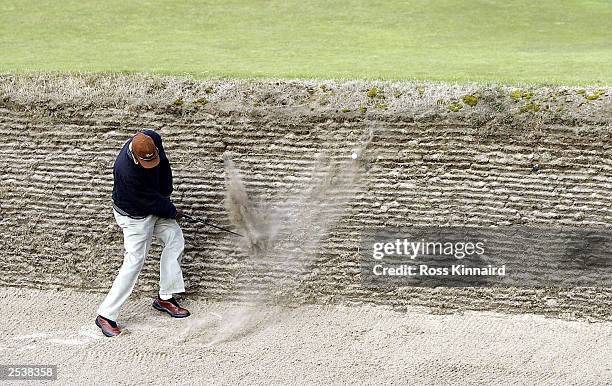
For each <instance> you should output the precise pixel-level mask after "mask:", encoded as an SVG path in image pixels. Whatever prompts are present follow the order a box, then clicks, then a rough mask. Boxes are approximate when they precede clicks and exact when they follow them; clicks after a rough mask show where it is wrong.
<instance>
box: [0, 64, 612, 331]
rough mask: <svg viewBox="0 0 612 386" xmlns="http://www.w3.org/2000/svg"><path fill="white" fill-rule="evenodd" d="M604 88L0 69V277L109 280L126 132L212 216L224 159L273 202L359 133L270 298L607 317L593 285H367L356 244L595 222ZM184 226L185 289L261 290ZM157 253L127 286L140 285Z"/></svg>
mask: <svg viewBox="0 0 612 386" xmlns="http://www.w3.org/2000/svg"><path fill="white" fill-rule="evenodd" d="M611 97H612V90H611V89H610V88H606V87H603V88H602V87H593V88H589V87H587V88H582V87H537V88H535V87H529V86H496V85H491V86H478V85H449V84H429V83H411V82H389V83H387V82H345V83H336V82H315V81H266V82H246V81H240V82H238V81H194V80H191V79H181V78H154V77H141V76H112V75H108V76H47V75H40V76H16V75H4V76H2V77H0V137H1V138H2V141H1V142H0V152H1V154H2V162H1V163H0V168H1V169H0V170H1V172H2V176H3V183H2V185H1V186H0V217H1V218H0V236H1V237H0V246H1V249H2V251H3V252H2V254H1V255H0V270H1V271H2V272H1V273H2V274H1V275H0V285H5V286H31V287H41V288H50V287H74V288H78V289H81V290H88V291H105V290H107V289H108V288H109V286H110V283H111V281H112V279H113V278H114V275H115V273H116V271H117V269H118V267H119V265H120V264H121V260H122V238H121V233H120V231H119V229H118V228H117V226H116V224H115V223H114V219H113V216H112V208H111V201H110V193H111V189H112V165H113V161H114V158H115V156H116V154H117V152H118V149H119V148H120V147H121V145H122V143H123V142H124V141H125V140H126V139H127V138H129V136H130V135H131V134H132V133H134V132H135V131H136V130H138V129H142V128H151V129H155V130H158V131H159V132H160V133H161V134H162V136H163V138H164V141H165V147H166V148H167V152H168V154H169V157H170V159H171V162H172V165H173V170H174V176H175V192H174V195H173V200H174V201H175V202H176V203H177V205H180V206H182V207H183V208H185V209H187V210H189V211H190V212H191V213H192V214H194V215H198V214H204V215H207V216H209V217H210V218H211V219H214V221H216V222H217V223H218V224H219V225H222V226H227V227H231V224H230V222H229V219H228V214H227V213H226V209H225V205H224V197H225V181H224V179H225V175H224V166H223V154H224V153H227V154H232V159H233V161H234V163H235V165H236V166H237V168H238V169H239V170H240V171H241V172H242V176H243V179H244V184H245V186H246V188H247V189H248V192H249V195H250V196H251V197H253V198H255V199H257V200H260V201H266V200H267V201H269V202H279V201H282V200H283V198H285V197H289V196H291V195H295V194H296V192H300V191H303V190H304V189H305V188H306V187H307V186H308V184H309V183H310V182H311V179H310V177H311V176H310V172H311V170H312V166H313V164H314V163H315V162H316V157H315V154H317V153H324V154H327V155H328V156H329V157H331V158H335V159H350V158H351V155H352V153H353V151H354V148H355V146H356V145H358V144H359V142H360V141H361V140H362V138H363V133H364V132H369V131H372V133H373V137H372V139H371V142H370V143H369V145H368V148H367V150H366V151H365V152H364V153H363V156H362V157H361V158H360V159H359V162H360V167H361V176H360V178H359V179H358V182H357V183H355V184H354V185H351V187H350V188H349V189H347V190H346V191H344V192H342V194H343V195H345V196H343V197H344V198H346V202H347V203H348V204H347V205H346V206H343V207H342V211H343V213H341V215H339V216H338V218H339V220H338V222H337V223H335V224H333V226H331V227H330V229H329V230H328V233H326V234H325V235H323V237H321V240H320V242H319V243H318V244H317V251H315V252H316V253H315V254H314V255H313V258H312V260H311V261H308V262H306V264H305V263H304V262H303V261H299V262H295V264H296V265H299V266H300V269H299V270H298V269H295V270H292V268H291V266H292V264H293V263H292V260H291V259H290V256H288V259H287V262H288V263H287V265H286V267H285V268H284V270H283V272H275V273H272V274H273V275H274V274H277V275H284V276H289V277H291V276H292V275H296V277H295V278H294V280H295V281H296V282H297V283H298V284H299V285H298V286H297V291H295V292H292V294H291V296H288V297H284V298H283V299H282V300H283V301H287V302H307V301H313V302H317V303H328V302H349V303H360V302H373V303H379V304H387V305H393V306H398V307H402V306H409V305H419V306H427V307H432V309H435V310H438V311H455V310H465V309H480V310H500V311H508V312H539V313H546V314H553V315H557V316H562V317H570V318H571V317H576V318H583V317H586V318H594V319H610V318H612V316H611V314H610V310H611V309H612V308H611V307H610V306H611V305H612V289H611V288H608V287H603V288H563V289H562V288H434V289H432V288H412V287H403V288H395V289H392V290H382V289H381V290H377V289H375V288H367V287H365V286H363V285H362V281H361V277H360V274H361V273H360V269H359V259H360V258H361V256H360V255H359V253H357V252H356V251H357V250H358V247H359V245H360V239H361V236H362V235H363V234H364V233H366V232H370V231H371V230H372V229H377V228H384V227H402V226H406V225H418V226H435V225H456V226H466V225H467V226H475V227H490V226H529V227H543V228H548V229H550V228H555V227H570V228H572V227H574V228H577V229H579V228H582V229H584V228H593V229H602V228H606V227H608V228H609V227H610V225H612V204H611V203H610V197H611V196H612V182H611V180H612V179H611V177H612V161H611V159H612V157H611V156H612V147H611V146H610V145H611V144H612V138H611V137H610V131H611V130H612V98H611ZM184 232H185V235H186V240H187V250H186V253H185V257H184V260H183V266H184V271H185V275H186V281H187V283H188V285H189V291H190V292H192V293H195V294H198V295H202V296H205V297H207V298H211V299H226V300H227V299H229V300H248V298H249V297H250V296H252V295H253V293H256V292H257V291H259V290H260V289H261V288H260V286H265V285H268V284H269V283H270V281H269V280H268V279H269V277H268V278H264V276H265V275H270V274H271V273H270V272H267V273H266V271H264V270H255V271H253V270H250V269H249V259H248V256H245V253H244V250H243V249H241V248H238V247H237V241H236V239H235V238H233V237H231V236H228V235H227V234H226V233H223V232H219V231H216V230H215V229H211V228H200V227H199V226H198V227H196V226H194V225H192V224H185V225H184ZM158 251H159V247H156V248H155V249H154V250H153V252H152V254H151V258H150V259H149V261H148V262H147V264H146V265H145V268H144V269H143V272H142V274H141V276H140V278H139V283H138V285H137V288H136V290H137V291H139V292H149V291H151V292H153V291H154V290H155V288H156V286H157V281H158V273H157V270H158V265H157V261H156V260H157V256H158V254H157V252H158ZM538 258H540V259H541V258H545V256H540V257H537V256H536V257H534V259H538ZM304 266H305V267H306V269H304ZM245 275H250V276H249V277H248V280H244V277H245ZM245 288H246V289H248V290H245ZM274 300H279V299H274Z"/></svg>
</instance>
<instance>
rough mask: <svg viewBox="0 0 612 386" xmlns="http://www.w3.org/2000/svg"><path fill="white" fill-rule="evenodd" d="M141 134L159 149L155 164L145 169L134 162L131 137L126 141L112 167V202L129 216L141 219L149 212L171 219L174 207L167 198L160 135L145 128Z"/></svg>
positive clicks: (168, 184) (169, 186)
mask: <svg viewBox="0 0 612 386" xmlns="http://www.w3.org/2000/svg"><path fill="white" fill-rule="evenodd" d="M143 133H144V134H146V135H148V136H149V137H151V138H153V142H155V146H157V149H158V151H159V161H160V162H159V165H157V166H156V167H154V168H152V169H145V168H143V167H142V166H140V164H136V163H135V162H134V158H133V156H132V153H131V152H130V149H129V144H130V143H131V142H132V139H130V140H128V141H127V142H126V143H125V144H124V145H123V148H122V149H121V151H120V152H119V155H118V156H117V159H116V160H115V166H114V167H113V176H114V184H113V202H114V204H115V206H116V207H117V208H119V209H120V210H119V212H120V213H121V211H123V212H125V213H126V214H127V215H129V216H130V217H135V218H142V217H145V216H148V215H150V214H153V215H156V216H159V217H164V218H175V217H176V208H175V206H174V204H173V203H172V201H170V194H171V193H172V171H171V170H170V162H169V161H168V157H166V153H165V151H164V147H163V146H162V140H161V137H160V135H159V134H157V133H156V132H154V131H153V130H145V131H143Z"/></svg>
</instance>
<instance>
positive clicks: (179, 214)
mask: <svg viewBox="0 0 612 386" xmlns="http://www.w3.org/2000/svg"><path fill="white" fill-rule="evenodd" d="M183 217H184V214H183V211H182V210H180V209H179V208H176V216H174V219H175V220H176V221H179V220H180V219H182V218H183Z"/></svg>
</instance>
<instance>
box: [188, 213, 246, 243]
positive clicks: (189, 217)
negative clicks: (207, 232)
mask: <svg viewBox="0 0 612 386" xmlns="http://www.w3.org/2000/svg"><path fill="white" fill-rule="evenodd" d="M183 217H184V218H186V219H187V220H190V221H193V222H199V223H202V224H205V225H208V226H211V227H213V228H217V229H219V230H222V231H224V232H228V233H231V234H233V235H236V236H240V237H244V236H243V235H241V234H240V233H236V232H233V231H230V230H229V229H225V228H223V227H220V226H218V225H215V224H211V223H209V222H208V221H207V220H203V219H201V218H197V217H193V216H190V215H188V214H185V213H183Z"/></svg>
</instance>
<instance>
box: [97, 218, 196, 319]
mask: <svg viewBox="0 0 612 386" xmlns="http://www.w3.org/2000/svg"><path fill="white" fill-rule="evenodd" d="M113 212H114V214H115V220H117V224H119V226H120V227H121V229H123V243H124V247H125V252H124V257H123V265H121V268H120V269H119V273H118V274H117V277H116V278H115V281H114V282H113V286H112V288H111V289H110V291H109V292H108V295H106V298H105V299H104V301H103V302H102V304H100V307H99V308H98V315H101V316H104V317H105V318H108V319H110V320H115V321H116V320H117V316H119V311H120V309H121V306H123V304H124V303H125V301H126V300H127V298H128V297H129V296H130V293H132V290H133V289H134V285H135V284H136V279H137V278H138V274H139V273H140V270H141V269H142V266H143V265H144V262H145V258H146V257H147V254H148V253H149V248H150V247H151V241H152V240H153V236H155V237H156V238H158V239H159V240H160V241H161V242H162V244H163V247H164V250H163V251H162V254H161V258H160V261H159V296H160V298H162V299H164V300H167V299H170V298H171V297H172V294H175V293H180V292H185V283H184V282H183V273H182V271H181V266H180V262H181V256H182V254H183V249H184V248H185V240H184V239H183V232H182V231H181V228H180V227H179V225H178V223H177V222H176V220H174V219H168V218H161V217H158V216H154V215H150V216H147V217H145V218H143V219H138V220H136V219H133V218H130V217H128V216H123V215H121V214H119V213H117V211H115V210H113Z"/></svg>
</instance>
